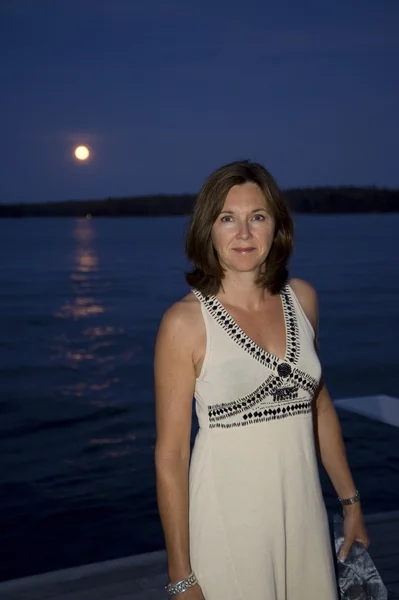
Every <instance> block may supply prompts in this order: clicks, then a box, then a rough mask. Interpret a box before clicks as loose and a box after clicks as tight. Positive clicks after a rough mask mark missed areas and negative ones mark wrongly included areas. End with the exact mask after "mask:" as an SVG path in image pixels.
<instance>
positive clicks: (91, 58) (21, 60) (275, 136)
mask: <svg viewBox="0 0 399 600" xmlns="http://www.w3.org/2000/svg"><path fill="white" fill-rule="evenodd" d="M0 52H1V57H2V58H1V63H0V73H1V91H0V132H1V140H2V143H1V147H0V161H1V162H0V164H1V178H0V201H1V202H18V201H23V202H31V201H51V200H64V199H81V198H103V197H106V196H126V195H136V194H151V193H158V192H160V193H173V192H176V193H181V192H196V191H197V190H198V188H199V186H200V185H201V183H202V181H203V179H204V178H205V177H206V176H207V175H208V174H209V172H210V171H212V170H213V169H214V168H216V167H217V166H219V165H220V164H222V163H224V162H227V161H230V160H234V159H237V158H251V159H254V160H258V161H260V162H262V163H263V164H264V165H265V166H266V167H267V168H268V169H269V170H270V171H271V172H272V174H273V175H275V177H276V178H277V180H278V182H279V183H280V185H281V186H282V187H283V188H289V187H296V186H308V185H312V186H313V185H344V184H353V185H377V186H386V187H399V116H398V115H399V2H398V0H374V1H371V0H359V1H356V2H355V1H353V0H338V1H336V2H333V1H332V0H330V1H329V2H322V1H320V0H313V1H312V0H302V1H298V0H282V1H281V2H273V3H270V2H266V1H265V0H260V1H255V0H242V1H240V2H238V1H237V0H214V1H212V0H202V1H200V0H196V1H190V0H0ZM77 144H88V145H89V146H90V147H91V149H92V150H93V155H92V157H91V159H90V161H88V162H87V163H78V162H77V161H76V160H75V159H74V157H73V148H74V146H75V145H77Z"/></svg>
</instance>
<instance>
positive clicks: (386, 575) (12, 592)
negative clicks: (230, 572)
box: [0, 395, 399, 600]
mask: <svg viewBox="0 0 399 600" xmlns="http://www.w3.org/2000/svg"><path fill="white" fill-rule="evenodd" d="M398 405H399V398H393V397H391V396H385V395H380V396H369V397H361V398H360V397H358V398H343V399H340V400H337V401H336V406H337V408H338V409H340V410H344V411H345V410H346V411H350V412H354V413H357V414H359V415H363V416H366V417H368V418H371V419H373V420H376V421H380V422H382V423H386V424H390V425H392V426H394V427H399V413H398V408H397V407H398ZM365 521H366V526H367V531H368V534H369V536H370V540H371V546H370V549H369V552H370V555H371V557H372V559H373V560H374V563H375V565H376V567H377V569H378V571H379V573H380V575H381V577H382V579H383V581H384V583H385V585H386V587H387V589H388V597H389V600H399V510H397V511H392V512H383V513H378V514H369V515H365ZM166 580H167V575H166V554H165V552H164V551H159V552H150V553H148V554H141V555H137V556H128V557H125V558H118V559H115V560H108V561H104V562H99V563H94V564H89V565H83V566H79V567H74V568H70V569H63V570H59V571H53V572H50V573H44V574H40V575H34V576H31V577H24V578H21V579H14V580H11V581H5V582H3V583H0V600H161V599H162V598H166V597H167V596H166V594H165V591H164V586H165V583H166ZM220 600H225V599H222V598H221V599H220ZM226 600H227V599H226ZM298 600H306V599H304V598H298Z"/></svg>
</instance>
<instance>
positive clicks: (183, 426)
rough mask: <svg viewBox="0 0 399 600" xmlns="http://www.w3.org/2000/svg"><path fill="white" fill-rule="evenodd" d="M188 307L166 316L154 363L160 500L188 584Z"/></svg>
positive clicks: (173, 570) (175, 563) (174, 556)
mask: <svg viewBox="0 0 399 600" xmlns="http://www.w3.org/2000/svg"><path fill="white" fill-rule="evenodd" d="M183 304H184V303H179V304H177V305H174V306H173V307H172V308H171V309H169V311H168V312H167V313H166V314H165V316H164V318H163V320H162V323H161V326H160V329H159V333H158V337H157V342H156V348H155V362H154V375H155V395H156V427H157V440H156V447H155V466H156V483H157V497H158V506H159V512H160V516H161V522H162V527H163V531H164V535H165V543H166V551H167V556H168V570H169V577H170V580H171V581H178V580H181V579H184V578H185V577H187V576H188V575H189V573H190V571H191V565H190V558H189V533H188V468H189V458H190V432H191V414H192V412H191V411H192V401H193V394H194V386H195V368H194V364H193V358H192V356H193V355H192V350H191V344H190V334H189V329H190V328H189V327H188V326H187V314H186V309H185V307H184V305H183Z"/></svg>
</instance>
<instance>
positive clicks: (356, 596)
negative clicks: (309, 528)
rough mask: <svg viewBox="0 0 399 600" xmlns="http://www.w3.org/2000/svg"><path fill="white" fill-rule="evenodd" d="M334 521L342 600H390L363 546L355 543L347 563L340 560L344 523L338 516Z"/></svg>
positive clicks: (335, 516)
mask: <svg viewBox="0 0 399 600" xmlns="http://www.w3.org/2000/svg"><path fill="white" fill-rule="evenodd" d="M333 520H334V545H335V552H336V555H337V575H338V587H339V591H340V596H341V600H388V592H387V589H386V587H385V585H384V584H383V582H382V579H381V577H380V575H379V573H378V571H377V569H376V567H375V565H374V563H373V561H372V560H371V557H370V555H369V553H368V552H367V550H366V548H365V547H364V546H363V544H361V543H360V542H354V543H353V545H352V547H351V549H350V550H349V553H348V556H347V557H346V559H345V562H342V561H340V560H339V559H338V554H339V550H340V548H341V546H342V544H343V542H344V521H343V519H342V517H341V516H340V515H338V514H335V515H334V519H333Z"/></svg>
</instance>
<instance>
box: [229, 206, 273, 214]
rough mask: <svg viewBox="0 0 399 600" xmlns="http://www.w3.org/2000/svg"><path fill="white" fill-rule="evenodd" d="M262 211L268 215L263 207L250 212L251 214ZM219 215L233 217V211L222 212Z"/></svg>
mask: <svg viewBox="0 0 399 600" xmlns="http://www.w3.org/2000/svg"><path fill="white" fill-rule="evenodd" d="M261 210H262V211H263V212H265V213H268V212H269V211H268V210H267V208H264V207H263V206H262V207H260V208H254V209H253V210H251V214H254V213H257V212H260V211H261ZM220 214H221V215H223V214H225V215H234V211H233V210H222V211H221V213H220Z"/></svg>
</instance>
